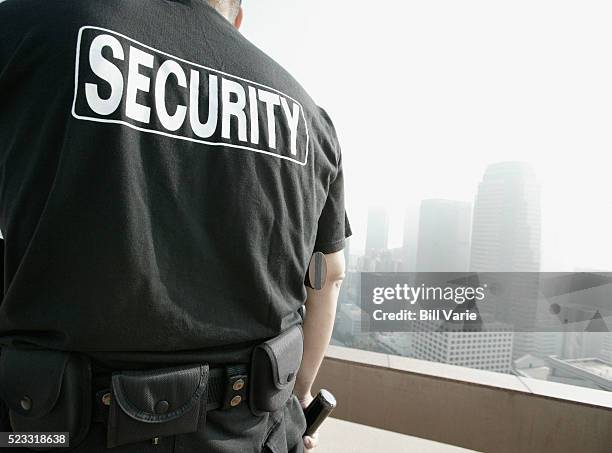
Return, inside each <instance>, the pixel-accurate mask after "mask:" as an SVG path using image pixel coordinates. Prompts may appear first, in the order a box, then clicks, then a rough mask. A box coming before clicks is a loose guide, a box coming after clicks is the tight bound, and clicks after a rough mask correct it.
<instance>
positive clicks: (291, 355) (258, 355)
mask: <svg viewBox="0 0 612 453" xmlns="http://www.w3.org/2000/svg"><path fill="white" fill-rule="evenodd" d="M303 353H304V337H303V334H302V327H301V325H299V324H298V325H295V326H293V327H291V328H289V329H287V330H286V331H285V332H283V333H282V334H280V335H279V336H278V337H274V338H272V339H270V340H268V341H266V342H265V343H262V344H260V345H258V346H256V347H255V349H254V350H253V356H252V359H251V375H250V377H249V380H250V384H249V387H250V390H249V406H250V408H251V412H253V414H255V415H262V414H263V413H264V412H275V411H277V410H279V409H281V408H282V407H283V406H284V405H285V403H286V402H287V400H288V399H289V397H290V396H291V393H292V392H293V387H294V386H295V377H296V375H297V372H298V370H299V368H300V364H301V363H302V355H303Z"/></svg>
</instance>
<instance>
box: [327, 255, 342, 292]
mask: <svg viewBox="0 0 612 453" xmlns="http://www.w3.org/2000/svg"><path fill="white" fill-rule="evenodd" d="M325 261H326V263H327V284H329V285H333V286H335V287H337V288H340V286H341V285H342V281H343V280H344V278H345V277H346V262H345V260H344V251H343V250H340V251H339V252H335V253H330V254H328V255H325Z"/></svg>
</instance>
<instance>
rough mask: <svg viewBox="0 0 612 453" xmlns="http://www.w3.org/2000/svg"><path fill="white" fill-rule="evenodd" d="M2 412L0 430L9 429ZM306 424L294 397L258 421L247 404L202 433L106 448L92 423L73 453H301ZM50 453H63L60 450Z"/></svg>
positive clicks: (210, 422)
mask: <svg viewBox="0 0 612 453" xmlns="http://www.w3.org/2000/svg"><path fill="white" fill-rule="evenodd" d="M2 409H3V410H4V413H1V412H2V410H0V430H1V431H10V430H11V429H10V425H8V420H7V417H6V412H5V408H4V407H3V406H2ZM305 428H306V420H305V418H304V413H303V411H302V409H301V407H300V404H299V402H298V400H297V398H296V397H295V396H292V397H291V398H290V399H289V400H288V401H287V403H286V405H285V406H284V407H283V408H282V409H281V410H279V411H277V412H271V413H267V414H265V415H262V416H259V417H256V416H254V415H253V414H252V413H251V411H250V410H249V408H248V406H247V405H246V404H240V405H239V406H237V407H234V408H231V409H229V410H214V411H210V412H208V413H207V415H206V424H205V427H204V429H203V430H202V431H198V432H194V433H190V434H180V435H176V436H171V437H165V438H160V439H159V441H158V443H157V444H156V445H153V443H152V442H151V441H147V442H139V443H134V444H128V445H123V446H119V447H115V448H112V449H107V448H106V423H103V422H92V424H91V427H90V429H89V433H88V435H87V437H86V438H85V439H84V440H83V442H82V443H81V444H79V445H78V446H76V448H74V449H72V448H71V449H70V450H69V451H71V452H76V453H102V452H105V453H196V452H198V453H249V452H253V453H255V452H257V453H259V452H264V453H302V452H303V451H304V447H303V443H302V433H303V432H304V430H305ZM0 451H1V452H6V453H17V452H24V453H25V452H29V451H31V450H28V449H25V448H0ZM51 451H58V452H60V451H62V449H61V448H58V449H53V450H51Z"/></svg>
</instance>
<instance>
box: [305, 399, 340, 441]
mask: <svg viewBox="0 0 612 453" xmlns="http://www.w3.org/2000/svg"><path fill="white" fill-rule="evenodd" d="M335 407H336V398H334V395H332V394H331V393H330V392H328V391H327V390H323V389H321V390H320V391H319V393H317V396H315V397H314V399H313V400H312V401H311V402H310V404H309V405H308V407H307V408H306V409H304V415H305V416H306V432H304V435H305V436H312V435H313V434H314V433H315V432H316V431H317V429H319V426H321V423H323V422H324V421H325V419H326V418H327V417H328V416H329V414H331V412H332V411H333V410H334V408H335Z"/></svg>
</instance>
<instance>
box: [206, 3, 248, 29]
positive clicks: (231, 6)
mask: <svg viewBox="0 0 612 453" xmlns="http://www.w3.org/2000/svg"><path fill="white" fill-rule="evenodd" d="M208 3H210V6H212V7H213V8H215V9H216V10H217V11H219V13H221V15H222V16H223V17H225V18H226V19H227V20H229V21H230V22H231V23H232V24H234V27H236V28H240V25H241V24H242V0H208Z"/></svg>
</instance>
